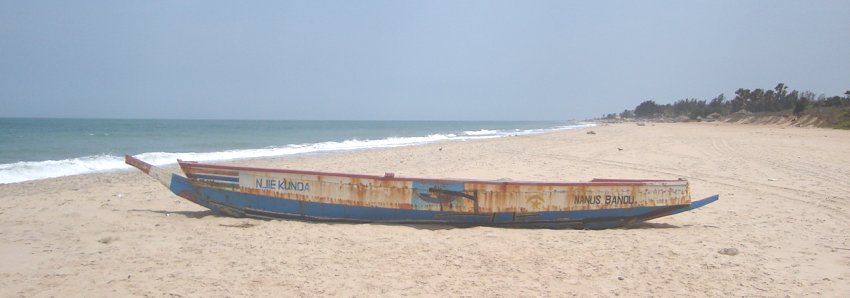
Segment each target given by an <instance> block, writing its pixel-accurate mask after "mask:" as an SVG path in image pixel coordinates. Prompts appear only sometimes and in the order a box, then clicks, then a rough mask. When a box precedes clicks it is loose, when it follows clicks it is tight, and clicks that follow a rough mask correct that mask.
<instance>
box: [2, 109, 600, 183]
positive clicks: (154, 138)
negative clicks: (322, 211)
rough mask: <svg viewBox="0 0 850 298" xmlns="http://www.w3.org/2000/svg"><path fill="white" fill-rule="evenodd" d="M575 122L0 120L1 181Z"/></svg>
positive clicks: (498, 133)
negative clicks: (131, 162)
mask: <svg viewBox="0 0 850 298" xmlns="http://www.w3.org/2000/svg"><path fill="white" fill-rule="evenodd" d="M588 125H590V124H583V123H576V122H566V121H564V122H557V121H550V122H541V121H534V122H496V121H477V122H466V121H463V122H461V121H263V120H257V121H254V120H107V119H8V118H7V119H3V118H0V183H12V182H20V181H27V180H35V179H43V178H50V177H58V176H66V175H75V174H84V173H92V172H101V171H112V170H123V169H128V167H127V166H126V165H124V163H123V156H124V154H130V155H137V156H139V157H141V158H143V159H145V160H146V161H150V162H152V163H154V164H159V165H163V164H169V163H174V162H175V161H176V159H178V158H181V159H185V160H196V161H216V160H230V159H240V158H259V157H271V156H284V155H293V154H310V153H319V152H333V151H347V150H359V149H369V148H382V147H398V146H410V145H417V144H425V143H430V142H438V141H452V140H471V139H482V138H498V137H504V136H508V135H518V134H534V133H542V132H547V131H553V130H562V129H572V128H578V127H584V126H588Z"/></svg>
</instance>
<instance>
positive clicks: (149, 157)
mask: <svg viewBox="0 0 850 298" xmlns="http://www.w3.org/2000/svg"><path fill="white" fill-rule="evenodd" d="M593 125H594V124H589V123H585V124H577V125H569V126H560V127H555V128H548V129H530V130H486V129H482V130H478V131H464V132H463V133H462V134H432V135H427V136H419V137H390V138H384V139H377V140H357V139H351V140H346V141H342V142H322V143H312V144H291V145H285V146H281V147H269V148H260V149H240V150H226V151H219V152H182V153H173V152H148V153H142V154H137V155H136V157H138V158H140V159H142V160H144V161H146V162H149V163H151V164H154V165H160V166H162V165H168V164H174V163H176V161H177V159H183V160H192V161H223V160H234V159H250V158H262V157H274V156H286V155H295V154H310V153H322V152H338V151H351V150H362V149H374V148H391V147H403V146H412V145H420V144H427V143H433V142H441V141H464V140H476V139H486V138H499V137H505V136H512V135H528V134H538V133H545V132H550V131H557V130H567V129H576V128H583V127H589V126H593ZM129 169H131V168H130V166H128V165H126V164H124V157H123V156H115V155H95V156H85V157H77V158H71V159H63V160H44V161H21V162H16V163H8V164H0V184H4V183H15V182H23V181H30V180H38V179H46V178H54V177H61V176H70V175H79V174H88V173H98V172H108V171H118V170H129Z"/></svg>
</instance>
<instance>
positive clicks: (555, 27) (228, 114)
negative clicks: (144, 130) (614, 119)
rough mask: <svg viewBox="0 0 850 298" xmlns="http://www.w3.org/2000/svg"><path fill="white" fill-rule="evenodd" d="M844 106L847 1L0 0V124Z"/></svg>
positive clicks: (569, 115)
mask: <svg viewBox="0 0 850 298" xmlns="http://www.w3.org/2000/svg"><path fill="white" fill-rule="evenodd" d="M778 82H784V83H786V84H787V85H789V87H790V88H791V89H797V90H801V91H802V90H811V91H815V92H818V93H826V94H827V95H843V93H844V91H846V90H848V89H850V1H297V2H286V1H246V2H243V1H239V2H237V1H226V2H225V1H221V2H220V1H13V0H0V117H74V118H78V117H81V118H88V117H95V118H204V119H254V118H256V119H318V120H325V119H339V120H343V119H344V120H361V119H364V120H365V119H375V120H564V119H584V118H590V117H597V116H600V115H601V114H603V113H609V112H620V111H622V110H623V109H626V108H634V106H635V105H637V104H638V103H640V102H641V101H643V100H646V99H653V100H656V101H657V102H661V103H667V102H672V101H674V100H678V99H682V98H700V99H711V98H712V97H714V96H716V95H717V94H719V93H726V96H727V98H731V97H732V96H734V95H733V94H732V92H733V91H734V90H735V89H737V88H738V87H745V88H759V87H761V88H773V87H774V86H775V85H776V83H778Z"/></svg>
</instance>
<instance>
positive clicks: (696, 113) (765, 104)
mask: <svg viewBox="0 0 850 298" xmlns="http://www.w3.org/2000/svg"><path fill="white" fill-rule="evenodd" d="M844 95H845V96H844V97H841V96H831V97H827V96H826V95H824V94H820V95H817V94H815V93H814V92H811V91H802V92H800V91H797V90H791V91H790V92H789V91H788V86H786V85H785V84H784V83H779V84H777V85H776V87H774V88H773V89H767V90H765V89H761V88H757V89H754V90H750V89H744V88H739V89H738V90H736V91H735V98H732V99H731V100H727V99H726V97H725V96H724V95H723V94H720V95H718V96H717V97H715V98H713V99H711V100H708V101H706V100H699V99H695V98H688V99H681V100H678V101H675V102H673V103H672V104H658V103H656V102H655V101H653V100H646V101H644V102H641V103H640V104H638V105H637V106H636V107H635V108H634V110H625V111H623V112H622V113H620V114H619V116H620V118H644V119H646V118H661V117H666V118H680V117H682V116H686V117H688V118H690V119H700V118H706V117H709V116H713V117H715V116H717V117H719V116H727V115H729V114H732V113H735V112H740V111H747V112H751V113H761V112H776V113H793V114H795V115H797V116H799V115H800V114H801V113H803V112H804V111H806V109H809V108H817V107H841V108H850V90H849V91H847V92H844ZM617 116H618V115H617V114H606V115H604V117H605V118H609V119H611V118H617Z"/></svg>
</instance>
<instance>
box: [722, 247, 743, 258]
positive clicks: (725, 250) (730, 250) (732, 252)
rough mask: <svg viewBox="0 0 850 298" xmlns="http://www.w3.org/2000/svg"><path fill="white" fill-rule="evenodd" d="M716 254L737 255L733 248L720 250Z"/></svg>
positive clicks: (735, 249) (736, 250)
mask: <svg viewBox="0 0 850 298" xmlns="http://www.w3.org/2000/svg"><path fill="white" fill-rule="evenodd" d="M717 253H719V254H721V255H727V256H734V255H737V254H738V249H737V248H734V247H729V248H721V249H720V250H718V251H717Z"/></svg>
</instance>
